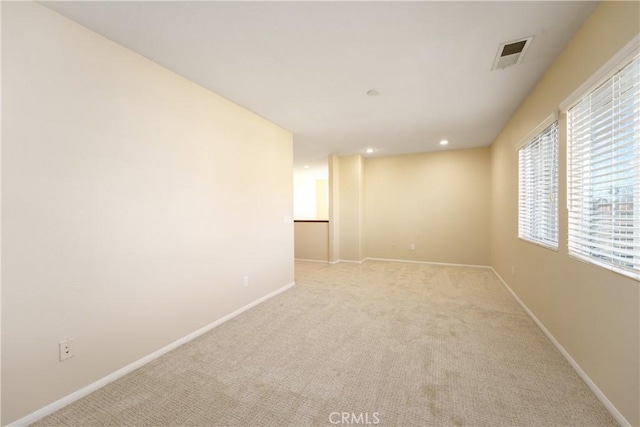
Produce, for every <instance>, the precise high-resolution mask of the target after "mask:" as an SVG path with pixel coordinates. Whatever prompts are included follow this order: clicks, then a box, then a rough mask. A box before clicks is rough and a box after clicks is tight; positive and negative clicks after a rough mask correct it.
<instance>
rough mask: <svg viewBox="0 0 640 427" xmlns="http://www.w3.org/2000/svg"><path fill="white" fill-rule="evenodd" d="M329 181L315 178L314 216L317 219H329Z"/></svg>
mask: <svg viewBox="0 0 640 427" xmlns="http://www.w3.org/2000/svg"><path fill="white" fill-rule="evenodd" d="M328 185H329V182H328V180H326V179H316V218H315V219H319V220H328V219H329V204H328V201H329V196H328V193H329V189H328Z"/></svg>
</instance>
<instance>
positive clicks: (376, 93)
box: [367, 89, 380, 96]
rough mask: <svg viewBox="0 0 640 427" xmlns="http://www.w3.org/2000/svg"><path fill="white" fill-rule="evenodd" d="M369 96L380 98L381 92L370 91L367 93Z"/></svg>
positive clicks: (376, 90)
mask: <svg viewBox="0 0 640 427" xmlns="http://www.w3.org/2000/svg"><path fill="white" fill-rule="evenodd" d="M367 95H369V96H378V95H380V91H379V90H378V89H369V90H368V91H367Z"/></svg>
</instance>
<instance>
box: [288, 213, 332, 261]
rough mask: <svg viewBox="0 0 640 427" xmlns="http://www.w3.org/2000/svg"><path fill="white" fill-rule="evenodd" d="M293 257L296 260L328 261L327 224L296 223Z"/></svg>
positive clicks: (315, 222) (314, 222)
mask: <svg viewBox="0 0 640 427" xmlns="http://www.w3.org/2000/svg"><path fill="white" fill-rule="evenodd" d="M294 230H295V231H294V234H295V257H296V259H298V260H311V261H329V223H328V222H317V221H313V222H304V221H296V223H295V227H294Z"/></svg>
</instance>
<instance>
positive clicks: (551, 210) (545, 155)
mask: <svg viewBox="0 0 640 427" xmlns="http://www.w3.org/2000/svg"><path fill="white" fill-rule="evenodd" d="M518 171H519V174H518V237H520V238H521V239H525V240H529V241H531V242H533V243H537V244H539V245H542V246H545V247H548V248H552V249H558V122H557V121H554V122H553V123H552V124H551V125H550V126H548V127H546V128H545V129H544V130H543V131H542V132H540V133H539V134H537V135H536V136H535V137H534V138H533V139H531V140H529V142H527V143H526V144H525V145H524V146H522V147H521V148H520V150H519V151H518Z"/></svg>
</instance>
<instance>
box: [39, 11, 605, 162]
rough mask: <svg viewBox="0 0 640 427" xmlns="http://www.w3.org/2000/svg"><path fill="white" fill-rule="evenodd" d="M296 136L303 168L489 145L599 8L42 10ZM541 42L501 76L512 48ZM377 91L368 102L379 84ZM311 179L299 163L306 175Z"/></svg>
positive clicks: (298, 154) (298, 160)
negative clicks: (501, 50) (367, 155)
mask: <svg viewBox="0 0 640 427" xmlns="http://www.w3.org/2000/svg"><path fill="white" fill-rule="evenodd" d="M43 4H44V5H45V6H47V7H49V8H51V9H54V10H56V11H58V12H60V13H62V14H63V15H65V16H67V17H69V18H71V19H72V20H74V21H76V22H78V23H80V24H82V25H84V26H85V27H87V28H89V29H91V30H93V31H95V32H97V33H100V34H102V35H104V36H106V37H107V38H109V39H111V40H113V41H115V42H117V43H119V44H121V45H123V46H125V47H127V48H129V49H131V50H133V51H135V52H138V53H140V54H141V55H143V56H145V57H147V58H149V59H151V60H153V61H155V62H156V63H158V64H161V65H163V66H164V67H166V68H168V69H170V70H173V71H175V72H176V73H178V74H181V75H182V76H184V77H186V78H188V79H190V80H192V81H194V82H196V83H198V84H200V85H201V86H204V87H206V88H208V89H210V90H212V91H214V92H216V93H218V94H220V95H222V96H224V97H226V98H228V99H230V100H232V101H234V102H236V103H237V104H240V105H242V106H244V107H246V108H247V109H249V110H251V111H253V112H255V113H257V114H259V115H261V116H263V117H265V118H267V119H269V120H271V121H273V122H275V123H277V124H279V125H280V126H282V127H284V128H287V129H289V130H291V131H292V132H293V133H294V157H295V164H296V167H297V168H301V167H302V165H305V164H306V165H311V166H312V169H313V168H314V167H315V166H316V165H322V164H326V156H327V155H328V154H329V153H335V154H338V155H347V154H355V153H361V152H362V150H363V149H364V148H366V147H375V148H376V149H377V150H378V151H377V152H376V153H375V154H374V155H392V154H403V153H412V152H424V151H433V150H441V149H443V148H442V147H440V146H439V145H438V141H439V140H440V139H442V138H446V139H448V140H449V141H450V144H449V146H448V147H447V149H460V148H469V147H479V146H487V145H489V144H491V142H492V141H493V139H494V138H495V137H496V135H497V134H498V132H499V131H500V129H501V128H502V127H503V125H504V124H505V123H506V121H507V120H508V119H509V117H510V116H511V114H513V112H514V111H515V109H516V108H517V106H518V105H519V104H520V102H522V100H523V99H524V97H525V96H526V94H527V93H528V92H529V91H530V90H531V88H532V87H533V85H534V84H535V83H536V81H537V80H538V79H539V78H540V77H541V76H542V74H543V73H544V71H545V70H546V69H547V68H548V67H549V65H550V64H551V63H552V62H553V59H554V58H555V57H556V56H557V55H558V54H559V53H560V52H561V50H562V49H563V47H564V46H565V45H566V44H567V42H568V41H569V40H570V38H571V37H572V35H573V34H574V33H575V32H576V30H577V29H578V28H579V27H580V25H581V24H582V22H583V21H584V20H585V19H586V17H587V16H588V15H589V14H590V13H591V11H592V10H593V9H594V7H595V6H596V2H593V1H591V2H579V1H549V2H539V1H535V2H518V1H509V2H477V1H474V2H392V1H387V2H335V1H334V2H328V1H327V2H304V1H300V2H202V1H200V2H187V1H176V2H156V1H152V2H118V1H113V2H92V1H85V2H82V1H80V2H78V1H74V2H45V3H43ZM527 36H534V39H533V42H532V44H531V46H530V47H529V49H528V51H527V52H526V55H525V57H524V60H523V61H522V63H521V64H520V65H516V66H513V67H510V68H507V69H505V70H498V71H491V66H492V63H493V60H494V59H495V56H496V52H497V49H498V46H499V45H500V43H502V42H506V41H512V40H515V39H519V38H523V37H527ZM372 88H375V89H378V90H379V91H380V95H379V96H377V97H370V96H367V95H366V92H367V90H369V89H372ZM300 171H302V169H300Z"/></svg>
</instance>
